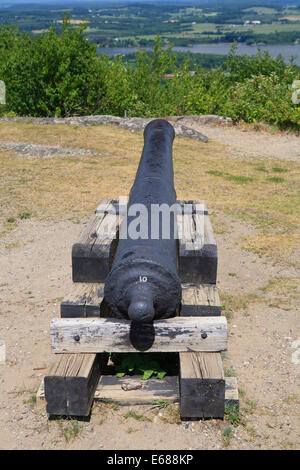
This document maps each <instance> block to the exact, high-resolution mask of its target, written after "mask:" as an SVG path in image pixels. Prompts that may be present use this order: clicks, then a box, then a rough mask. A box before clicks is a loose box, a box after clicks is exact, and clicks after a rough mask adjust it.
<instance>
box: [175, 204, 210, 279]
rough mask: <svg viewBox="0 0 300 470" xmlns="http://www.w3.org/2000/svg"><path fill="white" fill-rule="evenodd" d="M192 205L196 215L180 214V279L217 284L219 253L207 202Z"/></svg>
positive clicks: (178, 221) (178, 219)
mask: <svg viewBox="0 0 300 470" xmlns="http://www.w3.org/2000/svg"><path fill="white" fill-rule="evenodd" d="M183 202H184V201H181V203H183ZM190 202H192V203H193V207H194V208H195V209H194V210H193V211H192V213H191V214H189V213H186V214H178V215H177V225H178V230H179V276H180V279H181V281H182V282H193V283H197V284H216V280H217V266H218V251H217V245H216V242H215V238H214V234H213V230H212V226H211V223H210V219H209V216H208V212H207V209H206V206H205V203H204V202H203V201H190ZM197 207H199V208H200V209H201V208H202V210H197Z"/></svg>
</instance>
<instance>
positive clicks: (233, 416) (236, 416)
mask: <svg viewBox="0 0 300 470" xmlns="http://www.w3.org/2000/svg"><path fill="white" fill-rule="evenodd" d="M224 416H225V419H226V421H229V422H230V423H231V424H232V426H234V427H235V428H237V427H238V426H239V425H240V424H242V425H244V421H243V418H242V415H241V413H240V411H239V409H238V407H237V406H236V405H227V406H225V414H224Z"/></svg>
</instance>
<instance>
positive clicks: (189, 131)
mask: <svg viewBox="0 0 300 470" xmlns="http://www.w3.org/2000/svg"><path fill="white" fill-rule="evenodd" d="M165 119H167V120H168V121H169V122H170V123H171V124H172V125H173V126H174V129H175V133H176V135H178V136H183V137H189V138H191V139H196V140H199V141H201V142H205V143H206V142H208V137H207V136H205V135H204V134H202V133H201V132H199V131H196V130H195V129H193V128H191V127H188V126H187V125H185V124H187V123H190V124H201V123H202V124H204V123H207V122H211V123H214V124H220V123H222V125H223V123H225V122H226V123H227V122H228V123H229V121H231V122H232V120H231V119H230V118H224V117H222V116H214V115H212V116H208V115H206V116H205V115H203V116H171V117H167V118H165ZM19 120H27V121H30V122H31V123H32V124H38V125H43V124H44V125H46V124H69V125H78V126H91V125H110V126H119V127H122V128H123V129H129V130H133V131H143V129H144V128H145V127H146V125H147V124H148V123H149V122H150V121H152V120H153V118H148V119H145V118H137V117H132V118H121V117H118V116H109V115H98V116H74V117H68V118H44V119H42V118H30V117H28V118H26V117H24V118H18V117H16V118H0V122H4V121H19ZM179 121H182V122H180V123H179ZM73 154H74V152H73ZM44 158H45V157H44Z"/></svg>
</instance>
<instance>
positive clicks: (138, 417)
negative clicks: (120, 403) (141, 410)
mask: <svg viewBox="0 0 300 470" xmlns="http://www.w3.org/2000/svg"><path fill="white" fill-rule="evenodd" d="M123 418H124V419H128V418H133V419H135V420H136V421H145V420H148V418H146V417H145V416H143V415H139V414H138V413H136V412H135V411H133V410H129V411H127V413H125V415H123Z"/></svg>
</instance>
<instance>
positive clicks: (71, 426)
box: [58, 418, 81, 442]
mask: <svg viewBox="0 0 300 470" xmlns="http://www.w3.org/2000/svg"><path fill="white" fill-rule="evenodd" d="M58 426H59V428H60V430H61V432H62V435H63V437H64V438H65V440H66V442H70V440H71V439H75V437H77V436H78V434H79V432H80V430H81V427H80V426H79V423H78V421H77V420H76V419H72V418H70V419H68V420H67V421H63V420H59V421H58Z"/></svg>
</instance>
